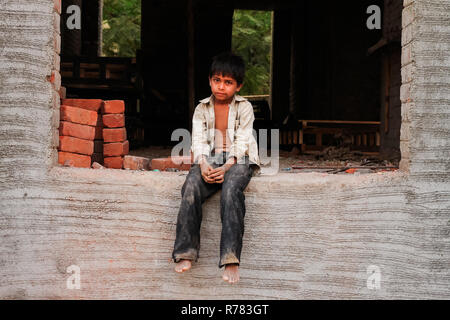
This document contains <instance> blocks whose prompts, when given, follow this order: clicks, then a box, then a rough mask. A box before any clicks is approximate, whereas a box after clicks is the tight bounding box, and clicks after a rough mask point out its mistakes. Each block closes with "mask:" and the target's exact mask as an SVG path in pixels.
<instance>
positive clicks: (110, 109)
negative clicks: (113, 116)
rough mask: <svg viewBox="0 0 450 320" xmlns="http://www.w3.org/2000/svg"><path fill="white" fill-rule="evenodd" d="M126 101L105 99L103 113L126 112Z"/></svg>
mask: <svg viewBox="0 0 450 320" xmlns="http://www.w3.org/2000/svg"><path fill="white" fill-rule="evenodd" d="M124 112H125V102H124V101H123V100H110V101H103V107H102V113H124Z"/></svg>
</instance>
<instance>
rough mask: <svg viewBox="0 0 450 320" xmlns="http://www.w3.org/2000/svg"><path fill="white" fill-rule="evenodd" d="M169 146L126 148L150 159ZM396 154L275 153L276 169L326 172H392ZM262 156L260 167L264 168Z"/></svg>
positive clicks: (347, 151) (166, 152)
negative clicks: (277, 166)
mask: <svg viewBox="0 0 450 320" xmlns="http://www.w3.org/2000/svg"><path fill="white" fill-rule="evenodd" d="M171 150H172V149H171V147H163V146H151V147H145V148H140V149H135V150H130V153H129V154H130V155H134V156H140V157H146V158H149V159H150V160H151V159H154V158H165V157H169V156H170V155H171ZM399 160H400V158H399V156H398V155H397V154H391V155H380V154H378V153H362V152H359V151H351V150H350V149H349V148H344V147H341V148H337V147H328V148H326V149H324V150H323V151H321V152H314V153H313V152H309V153H308V152H307V153H304V154H301V152H300V150H299V149H298V148H296V147H294V148H293V149H292V150H291V151H282V150H280V153H279V172H283V173H299V172H326V173H329V174H349V173H357V174H365V173H373V172H380V171H395V170H397V168H398V165H399ZM269 165H270V164H269V163H268V164H265V163H264V161H263V159H262V167H263V168H264V167H268V166H269Z"/></svg>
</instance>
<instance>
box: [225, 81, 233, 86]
mask: <svg viewBox="0 0 450 320" xmlns="http://www.w3.org/2000/svg"><path fill="white" fill-rule="evenodd" d="M225 83H226V84H228V85H232V84H233V82H232V81H230V80H228V81H225Z"/></svg>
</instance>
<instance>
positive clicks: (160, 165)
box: [151, 156, 191, 171]
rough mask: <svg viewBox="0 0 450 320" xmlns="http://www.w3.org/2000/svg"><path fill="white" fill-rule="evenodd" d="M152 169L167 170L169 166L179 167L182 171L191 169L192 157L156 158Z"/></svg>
mask: <svg viewBox="0 0 450 320" xmlns="http://www.w3.org/2000/svg"><path fill="white" fill-rule="evenodd" d="M151 168H152V170H154V169H158V170H160V171H165V170H166V169H168V168H173V169H178V170H180V171H189V169H190V168H191V157H190V156H187V157H179V156H178V157H168V158H156V159H153V160H152V165H151Z"/></svg>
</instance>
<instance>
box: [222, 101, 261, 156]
mask: <svg viewBox="0 0 450 320" xmlns="http://www.w3.org/2000/svg"><path fill="white" fill-rule="evenodd" d="M254 120H255V115H254V113H253V107H252V104H251V103H250V102H248V101H247V103H245V105H244V106H243V108H242V111H241V113H240V115H239V127H238V128H237V129H236V132H235V134H234V141H232V144H231V146H230V154H229V156H228V159H230V158H235V162H234V163H236V162H237V160H239V159H241V158H242V157H243V156H245V153H246V151H247V148H248V144H249V141H250V137H251V135H252V134H253V121H254ZM227 162H228V161H227Z"/></svg>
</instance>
